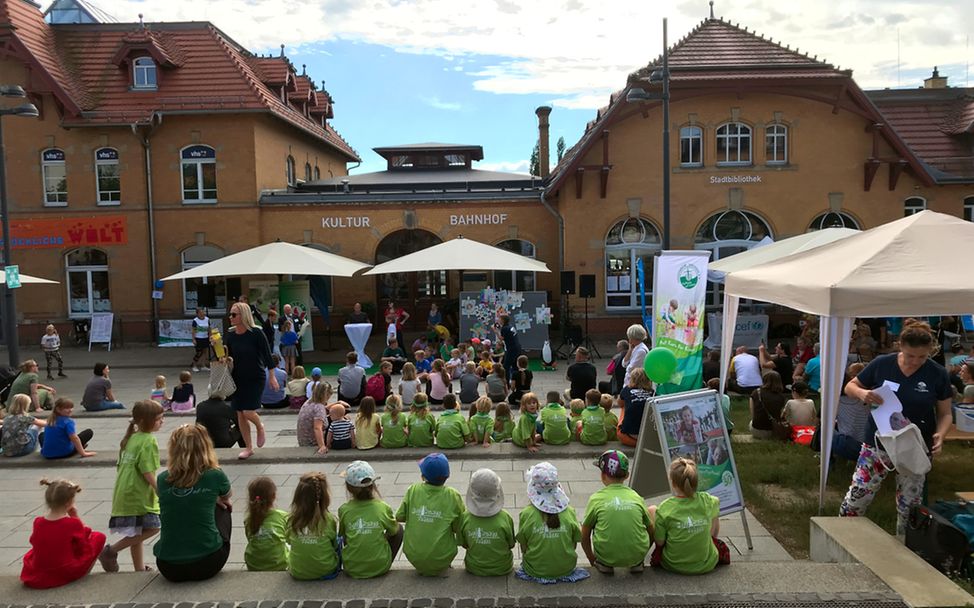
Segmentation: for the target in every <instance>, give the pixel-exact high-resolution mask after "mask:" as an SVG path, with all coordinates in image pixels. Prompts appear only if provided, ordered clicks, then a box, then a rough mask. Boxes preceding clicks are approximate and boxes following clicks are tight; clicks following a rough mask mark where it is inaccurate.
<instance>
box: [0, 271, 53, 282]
mask: <svg viewBox="0 0 974 608" xmlns="http://www.w3.org/2000/svg"><path fill="white" fill-rule="evenodd" d="M20 282H21V283H35V284H38V285H57V284H58V282H57V281H49V280H48V279H42V278H40V277H33V276H31V275H29V274H21V275H20ZM6 284H7V274H6V273H4V272H0V285H6Z"/></svg>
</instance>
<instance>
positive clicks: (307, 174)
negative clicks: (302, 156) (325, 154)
mask: <svg viewBox="0 0 974 608" xmlns="http://www.w3.org/2000/svg"><path fill="white" fill-rule="evenodd" d="M304 181H306V182H310V181H311V163H304Z"/></svg>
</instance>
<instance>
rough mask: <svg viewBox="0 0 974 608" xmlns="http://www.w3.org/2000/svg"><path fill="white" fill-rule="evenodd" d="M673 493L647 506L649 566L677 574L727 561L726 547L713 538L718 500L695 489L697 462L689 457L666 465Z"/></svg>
mask: <svg viewBox="0 0 974 608" xmlns="http://www.w3.org/2000/svg"><path fill="white" fill-rule="evenodd" d="M670 488H671V489H672V491H673V496H672V497H670V498H667V499H666V500H664V501H663V502H662V503H661V504H660V505H659V507H656V506H651V507H649V520H650V524H651V525H652V529H653V538H654V540H655V541H656V548H655V549H654V550H653V556H652V557H651V558H650V565H652V566H663V568H665V569H666V570H670V571H672V572H677V573H679V574H704V573H706V572H710V571H711V570H713V569H714V567H715V566H716V565H717V564H729V563H730V550H729V549H728V548H727V545H726V544H725V543H724V541H722V540H720V539H719V538H717V534H718V533H719V532H720V519H718V518H719V517H720V500H718V499H717V498H716V497H714V496H711V495H710V494H708V493H706V492H697V465H696V463H695V462H693V461H692V460H690V459H689V458H678V459H676V460H674V461H673V462H672V464H670Z"/></svg>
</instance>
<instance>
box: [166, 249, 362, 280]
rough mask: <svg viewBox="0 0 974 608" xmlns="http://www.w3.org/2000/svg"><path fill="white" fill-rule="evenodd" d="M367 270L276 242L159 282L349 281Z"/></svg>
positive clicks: (354, 262)
mask: <svg viewBox="0 0 974 608" xmlns="http://www.w3.org/2000/svg"><path fill="white" fill-rule="evenodd" d="M368 267H369V265H368V264H363V263H362V262H359V261H358V260H352V259H349V258H345V257H342V256H340V255H335V254H334V253H328V252H326V251H320V250H318V249H314V248H312V247H302V246H301V245H295V244H294V243H283V242H280V241H278V242H275V243H268V244H266V245H260V246H259V247H254V248H253V249H247V250H246V251H241V252H240V253H234V254H231V255H228V256H225V257H222V258H220V259H219V260H213V261H212V262H207V263H206V264H201V265H199V266H196V267H195V268H190V269H189V270H184V271H183V272H179V273H176V274H174V275H170V276H168V277H165V278H163V279H162V280H163V281H176V280H179V279H193V278H203V277H226V276H244V275H254V274H309V275H321V276H333V277H350V276H352V275H353V274H355V273H356V272H358V271H359V270H362V269H363V268H368Z"/></svg>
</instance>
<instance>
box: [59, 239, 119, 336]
mask: <svg viewBox="0 0 974 608" xmlns="http://www.w3.org/2000/svg"><path fill="white" fill-rule="evenodd" d="M64 263H65V267H66V268H65V271H66V275H67V282H66V283H67V288H68V316H69V317H71V318H82V317H89V316H91V313H93V312H111V310H112V301H111V298H110V295H109V294H110V292H109V286H108V254H106V253H105V252H104V251H102V250H101V249H94V248H91V247H83V248H81V249H75V250H74V251H69V252H68V253H67V255H65V256H64Z"/></svg>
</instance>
